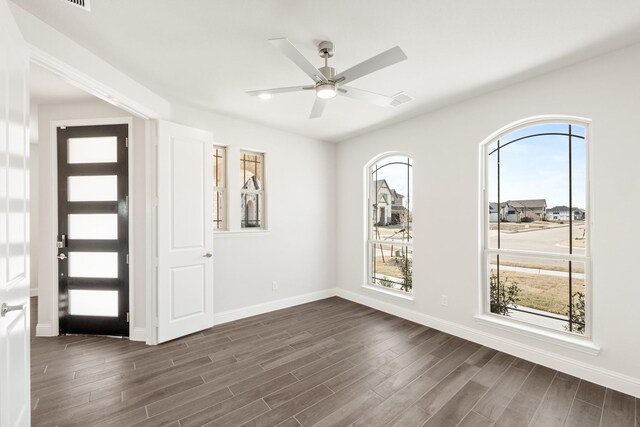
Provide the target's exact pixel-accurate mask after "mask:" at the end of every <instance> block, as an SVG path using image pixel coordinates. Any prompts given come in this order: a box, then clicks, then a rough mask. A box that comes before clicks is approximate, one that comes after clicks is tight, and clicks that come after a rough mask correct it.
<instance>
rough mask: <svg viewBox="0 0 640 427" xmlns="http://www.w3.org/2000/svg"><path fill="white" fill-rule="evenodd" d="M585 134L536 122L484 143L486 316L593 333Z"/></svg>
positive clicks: (583, 127)
mask: <svg viewBox="0 0 640 427" xmlns="http://www.w3.org/2000/svg"><path fill="white" fill-rule="evenodd" d="M587 129H588V124H587V123H585V122H580V121H569V120H567V121H562V122H558V121H552V122H548V121H540V120H536V121H531V122H528V123H527V124H525V125H522V126H519V127H517V128H515V129H513V130H510V131H507V132H504V133H502V134H500V135H498V136H497V137H496V138H493V139H491V140H489V141H488V142H487V143H485V144H484V146H483V149H482V152H483V157H484V185H483V206H484V207H483V209H484V212H486V214H484V215H483V217H484V218H485V220H484V226H483V260H484V266H485V270H484V274H483V283H484V293H483V298H484V301H483V307H484V310H485V311H486V313H491V314H495V315H499V316H504V317H508V318H510V319H513V320H516V321H520V322H525V323H528V324H530V325H535V326H538V327H541V328H547V329H553V330H556V331H562V332H570V333H573V334H578V335H584V336H588V335H590V330H591V325H590V322H589V312H590V309H589V308H590V304H591V301H590V296H591V285H590V256H589V237H590V236H589V229H588V224H589V222H588V214H589V206H588V204H589V200H588V179H587V163H588V162H587V153H588V148H587V143H588V141H587V135H588V132H587Z"/></svg>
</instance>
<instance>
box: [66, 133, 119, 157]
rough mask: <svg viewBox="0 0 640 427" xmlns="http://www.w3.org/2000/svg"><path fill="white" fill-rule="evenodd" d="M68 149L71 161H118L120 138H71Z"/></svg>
mask: <svg viewBox="0 0 640 427" xmlns="http://www.w3.org/2000/svg"><path fill="white" fill-rule="evenodd" d="M67 151H68V156H67V157H68V159H67V160H68V162H69V163H115V162H117V161H118V138H117V137H115V136H102V137H92V138H69V141H68V143H67Z"/></svg>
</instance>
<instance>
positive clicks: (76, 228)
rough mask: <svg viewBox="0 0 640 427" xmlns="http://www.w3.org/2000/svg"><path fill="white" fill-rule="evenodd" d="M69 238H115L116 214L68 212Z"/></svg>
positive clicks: (116, 231)
mask: <svg viewBox="0 0 640 427" xmlns="http://www.w3.org/2000/svg"><path fill="white" fill-rule="evenodd" d="M69 238H70V239H97V240H101V239H117V238H118V215H117V214H69Z"/></svg>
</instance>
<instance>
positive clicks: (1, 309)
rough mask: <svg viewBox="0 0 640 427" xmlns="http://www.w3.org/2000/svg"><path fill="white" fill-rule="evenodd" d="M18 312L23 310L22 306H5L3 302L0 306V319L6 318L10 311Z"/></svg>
mask: <svg viewBox="0 0 640 427" xmlns="http://www.w3.org/2000/svg"><path fill="white" fill-rule="evenodd" d="M18 310H24V305H7V303H6V302H3V303H2V306H0V317H4V316H6V315H7V313H8V312H10V311H18Z"/></svg>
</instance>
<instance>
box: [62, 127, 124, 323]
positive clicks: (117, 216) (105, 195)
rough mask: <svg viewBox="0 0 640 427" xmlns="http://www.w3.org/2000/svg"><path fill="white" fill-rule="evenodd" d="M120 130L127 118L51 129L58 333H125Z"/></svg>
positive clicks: (122, 189)
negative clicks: (54, 133)
mask: <svg viewBox="0 0 640 427" xmlns="http://www.w3.org/2000/svg"><path fill="white" fill-rule="evenodd" d="M127 135H128V125H101V126H74V127H71V126H68V127H60V128H58V129H57V136H58V275H59V317H60V333H62V334H65V333H67V334H95V335H118V336H129V323H128V313H129V265H128V264H129V255H128V253H129V225H128V224H129V212H128V211H129V209H128V202H129V200H128V173H127V167H128V166H127V165H128V159H127V145H128V139H127Z"/></svg>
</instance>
